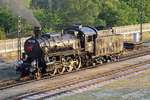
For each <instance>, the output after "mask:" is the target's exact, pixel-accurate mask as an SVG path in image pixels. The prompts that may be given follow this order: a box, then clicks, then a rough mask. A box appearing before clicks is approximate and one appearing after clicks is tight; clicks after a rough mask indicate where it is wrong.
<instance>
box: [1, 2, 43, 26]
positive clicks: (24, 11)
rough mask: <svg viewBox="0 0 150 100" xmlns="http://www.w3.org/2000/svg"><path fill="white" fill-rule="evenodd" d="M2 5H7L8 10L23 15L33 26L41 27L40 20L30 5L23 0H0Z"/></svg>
mask: <svg viewBox="0 0 150 100" xmlns="http://www.w3.org/2000/svg"><path fill="white" fill-rule="evenodd" d="M0 5H1V6H3V7H5V8H6V10H9V11H11V12H12V13H13V14H14V15H16V16H21V17H23V18H24V19H25V20H26V21H27V22H28V23H29V24H31V25H32V26H37V27H41V25H40V23H39V22H38V20H37V19H36V18H35V17H34V15H33V13H32V12H31V11H30V10H29V5H28V4H26V3H24V2H23V1H22V0H0Z"/></svg>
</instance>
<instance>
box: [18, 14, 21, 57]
mask: <svg viewBox="0 0 150 100" xmlns="http://www.w3.org/2000/svg"><path fill="white" fill-rule="evenodd" d="M18 60H21V16H18Z"/></svg>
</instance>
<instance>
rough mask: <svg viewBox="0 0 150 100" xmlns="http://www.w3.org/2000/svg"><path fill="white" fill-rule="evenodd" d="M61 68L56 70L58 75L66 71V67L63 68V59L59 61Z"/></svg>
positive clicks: (64, 61)
mask: <svg viewBox="0 0 150 100" xmlns="http://www.w3.org/2000/svg"><path fill="white" fill-rule="evenodd" d="M61 64H62V65H61V67H59V68H58V69H57V70H58V74H63V73H64V72H65V70H66V67H65V65H66V60H65V59H64V58H62V60H61Z"/></svg>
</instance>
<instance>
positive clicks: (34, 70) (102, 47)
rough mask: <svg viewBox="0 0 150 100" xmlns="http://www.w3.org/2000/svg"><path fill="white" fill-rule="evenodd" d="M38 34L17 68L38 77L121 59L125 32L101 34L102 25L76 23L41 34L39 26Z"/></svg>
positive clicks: (22, 72) (27, 41)
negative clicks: (60, 29)
mask: <svg viewBox="0 0 150 100" xmlns="http://www.w3.org/2000/svg"><path fill="white" fill-rule="evenodd" d="M34 30H35V35H34V36H33V37H31V38H29V39H28V40H26V42H25V44H24V51H25V52H24V53H23V57H22V60H21V61H20V62H21V63H19V65H18V66H17V71H18V72H20V73H21V77H23V76H33V77H34V78H36V79H39V78H41V77H42V76H43V75H50V76H54V75H55V74H57V73H58V74H63V73H64V72H65V71H67V72H71V71H72V70H79V69H80V68H81V67H86V66H91V65H96V64H102V63H106V62H109V61H116V60H117V59H119V56H120V55H121V53H122V51H123V39H122V36H121V35H118V34H113V31H111V32H108V33H107V34H101V32H100V31H103V30H98V28H93V27H89V26H85V27H82V25H78V24H76V25H74V26H73V27H71V28H68V29H65V30H63V31H62V32H56V33H47V34H43V35H41V29H40V28H38V27H35V29H34Z"/></svg>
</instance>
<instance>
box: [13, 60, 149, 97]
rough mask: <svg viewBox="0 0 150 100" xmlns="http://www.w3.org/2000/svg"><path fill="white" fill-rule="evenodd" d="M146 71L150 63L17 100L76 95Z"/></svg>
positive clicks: (96, 75) (83, 79) (68, 83)
mask: <svg viewBox="0 0 150 100" xmlns="http://www.w3.org/2000/svg"><path fill="white" fill-rule="evenodd" d="M146 70H150V64H149V61H147V62H143V63H140V64H136V65H131V66H127V67H125V68H122V69H118V70H115V71H111V72H107V73H103V74H100V73H95V74H93V75H89V76H86V77H82V78H80V79H76V80H72V81H69V82H64V83H61V84H59V85H57V86H55V87H51V88H48V89H46V90H42V91H39V92H35V93H31V94H26V95H23V96H20V97H17V98H16V99H15V100H23V99H24V100H49V99H54V98H58V97H62V96H65V95H71V94H76V93H79V92H81V91H85V90H88V89H90V88H93V87H99V86H102V85H104V84H107V83H109V82H113V81H116V80H119V79H122V78H125V77H129V76H133V75H136V74H138V73H141V72H143V71H146Z"/></svg>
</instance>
